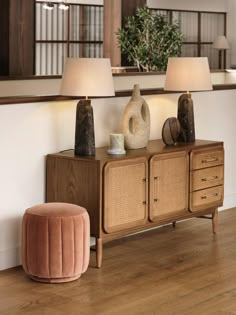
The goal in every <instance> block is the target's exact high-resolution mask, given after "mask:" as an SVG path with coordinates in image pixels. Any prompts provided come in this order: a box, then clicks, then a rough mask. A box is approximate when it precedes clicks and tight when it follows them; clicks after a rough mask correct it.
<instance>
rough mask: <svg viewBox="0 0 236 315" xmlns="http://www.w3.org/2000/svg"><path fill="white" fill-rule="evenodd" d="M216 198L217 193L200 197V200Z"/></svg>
mask: <svg viewBox="0 0 236 315" xmlns="http://www.w3.org/2000/svg"><path fill="white" fill-rule="evenodd" d="M217 196H218V193H215V194H210V195H204V196H201V199H207V198H212V197H217Z"/></svg>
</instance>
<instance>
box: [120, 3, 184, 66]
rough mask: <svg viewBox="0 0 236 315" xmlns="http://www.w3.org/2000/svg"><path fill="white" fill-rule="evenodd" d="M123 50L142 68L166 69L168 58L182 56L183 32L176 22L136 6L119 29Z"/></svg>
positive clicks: (132, 62)
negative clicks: (133, 12) (134, 12)
mask: <svg viewBox="0 0 236 315" xmlns="http://www.w3.org/2000/svg"><path fill="white" fill-rule="evenodd" d="M117 37H118V44H119V47H120V49H121V52H122V53H124V55H125V56H126V57H127V59H128V61H129V62H130V63H131V65H136V66H137V68H138V70H139V71H147V72H148V71H165V70H166V67H167V62H168V58H169V57H174V56H179V55H180V53H181V46H182V42H183V34H182V33H181V32H180V30H179V25H178V23H177V22H174V23H172V24H170V23H168V22H167V19H166V17H165V16H163V15H158V14H157V15H154V14H152V12H151V10H150V9H148V8H147V7H145V8H137V10H136V14H135V15H134V16H128V17H127V18H126V23H125V25H124V27H123V28H120V29H118V32H117Z"/></svg>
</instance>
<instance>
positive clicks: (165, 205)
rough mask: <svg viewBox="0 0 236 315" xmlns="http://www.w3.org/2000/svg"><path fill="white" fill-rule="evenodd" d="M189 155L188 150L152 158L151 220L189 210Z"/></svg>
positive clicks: (161, 218)
mask: <svg viewBox="0 0 236 315" xmlns="http://www.w3.org/2000/svg"><path fill="white" fill-rule="evenodd" d="M188 178H189V155H188V153H187V152H176V153H170V154H160V155H154V156H153V157H152V158H151V160H150V179H149V180H150V195H149V196H150V197H149V199H150V207H149V217H150V220H151V221H158V220H164V219H168V218H171V217H174V216H176V215H178V214H181V213H186V212H188Z"/></svg>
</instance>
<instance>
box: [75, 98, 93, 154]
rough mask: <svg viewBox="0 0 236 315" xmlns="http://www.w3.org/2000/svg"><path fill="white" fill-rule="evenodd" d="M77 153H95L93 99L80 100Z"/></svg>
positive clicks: (77, 120)
mask: <svg viewBox="0 0 236 315" xmlns="http://www.w3.org/2000/svg"><path fill="white" fill-rule="evenodd" d="M75 155H95V137H94V121H93V108H92V106H91V100H80V101H79V103H78V104H77V109H76V125H75Z"/></svg>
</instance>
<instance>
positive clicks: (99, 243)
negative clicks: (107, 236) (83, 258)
mask: <svg viewBox="0 0 236 315" xmlns="http://www.w3.org/2000/svg"><path fill="white" fill-rule="evenodd" d="M96 259H97V268H101V266H102V239H101V238H96Z"/></svg>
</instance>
